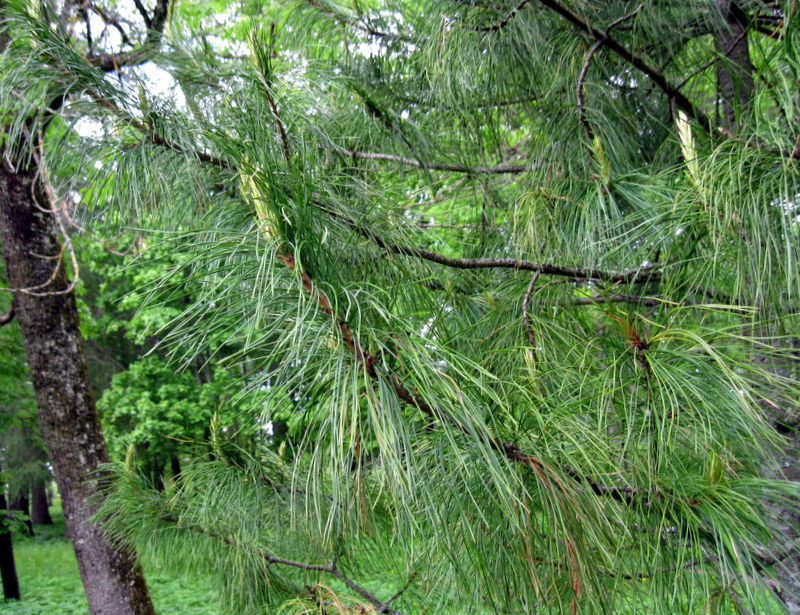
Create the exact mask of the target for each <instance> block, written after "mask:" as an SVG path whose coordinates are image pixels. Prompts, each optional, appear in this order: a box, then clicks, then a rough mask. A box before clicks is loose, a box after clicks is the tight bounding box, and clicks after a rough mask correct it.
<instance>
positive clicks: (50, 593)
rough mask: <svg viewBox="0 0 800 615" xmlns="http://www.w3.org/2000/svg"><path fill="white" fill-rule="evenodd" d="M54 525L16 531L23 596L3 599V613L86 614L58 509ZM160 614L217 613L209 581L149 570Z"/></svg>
mask: <svg viewBox="0 0 800 615" xmlns="http://www.w3.org/2000/svg"><path fill="white" fill-rule="evenodd" d="M54 520H55V521H56V524H55V525H53V526H36V527H35V531H36V536H34V537H32V538H26V537H21V536H19V535H17V534H15V535H14V559H15V560H16V564H17V575H18V577H19V583H20V590H21V593H22V600H21V601H19V602H17V601H7V602H4V601H2V600H0V615H87V613H88V612H89V609H88V607H87V606H86V596H85V595H84V593H83V586H82V585H81V579H80V576H79V575H78V566H77V563H76V562H75V554H74V552H73V551H72V545H71V544H70V542H69V540H67V538H66V537H65V536H64V521H63V517H61V516H60V515H59V514H58V513H57V512H56V514H55V515H54ZM145 575H146V577H147V583H148V585H149V586H150V593H151V595H152V598H153V603H154V605H155V607H156V611H157V612H158V614H159V615H217V608H216V607H217V596H216V593H215V592H214V591H213V590H212V589H211V584H210V583H209V582H208V581H207V580H205V579H186V578H176V577H175V576H171V575H169V574H166V573H165V572H164V571H162V570H158V569H152V568H150V569H147V568H145Z"/></svg>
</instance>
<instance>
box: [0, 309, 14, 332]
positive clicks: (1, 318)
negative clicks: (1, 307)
mask: <svg viewBox="0 0 800 615" xmlns="http://www.w3.org/2000/svg"><path fill="white" fill-rule="evenodd" d="M14 316H16V311H15V310H14V308H13V307H12V308H11V309H9V310H8V312H6V313H5V314H0V327H2V326H4V325H7V324H8V323H10V322H11V321H12V320H14Z"/></svg>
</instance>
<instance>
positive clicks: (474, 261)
mask: <svg viewBox="0 0 800 615" xmlns="http://www.w3.org/2000/svg"><path fill="white" fill-rule="evenodd" d="M316 205H317V207H319V208H320V209H321V210H322V211H324V212H326V213H327V214H328V215H329V216H331V217H332V218H334V219H336V220H339V221H341V222H344V224H345V225H347V226H348V227H349V228H351V229H352V230H353V231H355V232H356V233H358V234H359V235H361V236H362V237H365V238H366V239H369V240H370V241H372V242H373V243H375V244H376V245H377V246H378V247H380V248H382V249H383V250H385V251H386V252H387V253H388V254H401V255H403V256H411V257H416V258H421V259H423V260H427V261H430V262H432V263H437V264H439V265H444V266H445V267H452V268H454V269H517V270H520V271H531V272H539V273H540V274H545V275H552V276H559V277H566V278H574V279H577V280H604V281H608V282H614V283H618V284H627V283H643V282H657V281H658V280H660V279H661V275H662V271H661V270H659V269H656V267H657V265H646V266H642V267H639V268H637V269H631V270H629V271H606V270H602V269H594V268H584V267H567V266H564V265H554V264H551V263H537V262H533V261H528V260H524V259H518V258H453V257H449V256H445V255H443V254H438V253H436V252H432V251H430V250H426V249H424V248H414V247H411V246H401V245H398V244H395V243H392V242H390V241H388V240H386V239H383V238H382V237H381V236H380V235H378V234H377V233H375V232H374V231H372V230H371V229H368V228H366V227H364V226H362V225H360V224H358V223H356V222H353V221H352V220H350V219H348V218H346V217H345V216H342V215H341V214H339V213H337V212H335V211H333V210H331V209H330V208H328V207H326V206H324V205H322V204H320V203H316Z"/></svg>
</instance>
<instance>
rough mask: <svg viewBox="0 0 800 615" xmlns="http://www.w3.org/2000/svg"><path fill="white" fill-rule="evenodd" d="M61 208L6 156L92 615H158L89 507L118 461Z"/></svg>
mask: <svg viewBox="0 0 800 615" xmlns="http://www.w3.org/2000/svg"><path fill="white" fill-rule="evenodd" d="M0 42H1V41H0ZM0 46H1V45H0ZM2 153H3V154H5V152H2ZM51 208H52V206H51V205H50V204H49V203H48V199H47V196H46V194H45V193H44V191H43V190H42V188H41V185H40V184H39V182H38V181H36V173H35V168H33V167H32V165H29V166H28V167H23V168H19V169H13V168H10V167H9V164H8V161H7V159H5V157H4V159H3V161H2V162H0V236H2V241H3V252H4V256H5V259H6V266H7V269H6V271H7V275H8V282H9V286H10V287H11V288H17V289H20V288H29V287H34V286H37V285H41V284H46V286H45V287H43V288H41V289H39V290H38V291H35V292H34V293H24V292H17V293H15V296H14V307H15V310H16V317H17V319H18V321H19V324H20V327H21V329H22V335H23V339H24V343H25V350H26V353H27V355H28V364H29V366H30V373H31V380H32V381H33V385H34V389H35V391H36V400H37V402H38V405H39V420H40V423H41V428H42V435H43V437H44V441H45V443H46V445H47V448H48V450H49V451H50V457H51V460H52V463H53V469H54V471H55V477H56V482H57V483H58V488H59V491H60V492H61V497H62V505H63V508H64V515H65V517H66V520H67V532H68V534H69V536H70V538H71V539H72V543H73V545H74V547H75V554H76V556H77V559H78V567H79V569H80V573H81V578H82V580H83V585H84V588H85V590H86V596H87V599H88V602H89V610H90V612H91V613H92V615H151V614H153V613H154V610H153V607H152V603H151V602H150V597H149V594H148V590H147V585H146V583H145V581H144V577H143V576H142V573H141V569H140V568H139V565H138V563H137V562H136V558H135V556H134V554H133V553H131V552H129V551H126V550H119V549H116V548H114V547H113V546H112V545H111V544H110V543H109V542H108V540H106V538H105V537H104V536H103V533H102V532H101V531H100V528H98V527H97V525H95V524H94V523H92V522H91V521H90V517H91V515H92V513H93V512H94V507H93V506H92V505H91V504H90V503H89V502H90V499H91V498H92V497H93V496H96V495H97V493H98V487H99V482H100V480H101V476H100V475H99V474H98V468H99V466H100V465H101V464H103V463H105V462H106V461H108V454H107V451H106V447H105V441H104V440H103V435H102V433H101V431H100V420H99V417H98V414H97V408H96V406H95V400H94V397H93V394H92V391H91V387H90V382H89V373H88V369H87V367H86V359H85V355H84V351H83V340H82V338H81V334H80V329H79V326H78V310H77V307H76V303H75V296H74V294H73V293H72V292H65V291H66V289H67V287H68V285H69V284H68V279H67V274H66V271H65V270H64V267H63V266H62V265H61V259H60V258H59V255H61V252H62V246H61V241H60V237H59V233H58V230H57V229H58V227H57V225H56V221H55V218H54V216H55V215H56V214H54V213H53V211H52V209H51ZM48 281H49V282H48ZM48 293H49V294H48Z"/></svg>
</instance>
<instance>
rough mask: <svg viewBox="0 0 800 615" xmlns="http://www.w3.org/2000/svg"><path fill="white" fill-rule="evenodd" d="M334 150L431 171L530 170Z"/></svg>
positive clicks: (493, 171) (480, 173)
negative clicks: (424, 160) (423, 160)
mask: <svg viewBox="0 0 800 615" xmlns="http://www.w3.org/2000/svg"><path fill="white" fill-rule="evenodd" d="M336 151H337V152H338V153H339V154H341V155H342V156H347V157H348V158H355V159H362V160H385V161H388V162H397V163H400V164H404V165H406V166H410V167H414V168H415V169H428V170H431V171H452V172H453V173H467V174H469V175H483V174H503V173H510V174H515V173H527V172H529V171H530V170H531V167H530V165H527V164H499V165H495V166H488V167H471V166H467V165H464V164H450V163H445V162H422V161H420V160H415V159H414V158H404V157H403V156H396V155H394V154H384V153H380V152H357V151H351V150H346V149H342V148H336Z"/></svg>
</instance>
